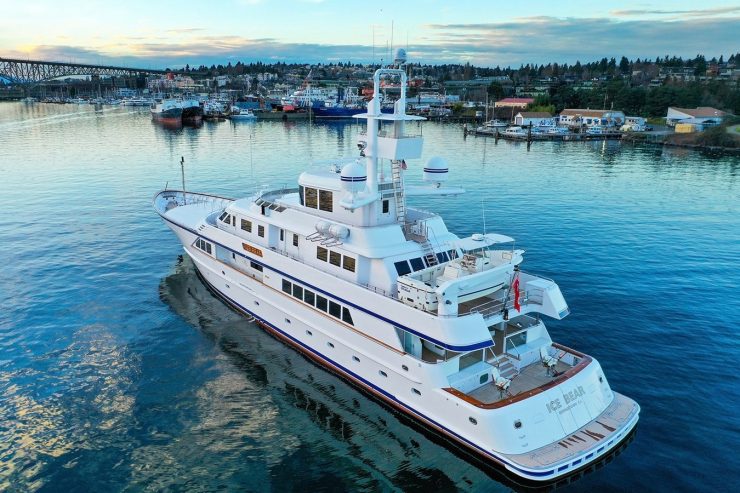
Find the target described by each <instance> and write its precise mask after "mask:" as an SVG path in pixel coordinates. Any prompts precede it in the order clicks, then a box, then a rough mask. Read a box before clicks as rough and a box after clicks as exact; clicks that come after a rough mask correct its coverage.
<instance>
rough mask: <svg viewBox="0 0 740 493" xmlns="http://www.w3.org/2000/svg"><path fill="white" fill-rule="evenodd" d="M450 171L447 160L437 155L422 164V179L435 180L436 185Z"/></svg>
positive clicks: (444, 178)
mask: <svg viewBox="0 0 740 493" xmlns="http://www.w3.org/2000/svg"><path fill="white" fill-rule="evenodd" d="M449 171H450V169H449V166H447V161H445V160H444V159H443V158H441V157H439V156H435V157H433V158H430V159H429V161H427V164H425V165H424V181H431V182H435V183H437V184H438V185H439V184H440V183H442V182H443V181H445V180H446V179H447V173H448V172H449Z"/></svg>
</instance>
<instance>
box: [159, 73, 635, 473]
mask: <svg viewBox="0 0 740 493" xmlns="http://www.w3.org/2000/svg"><path fill="white" fill-rule="evenodd" d="M385 78H394V79H395V80H398V79H400V82H401V83H400V87H401V96H400V99H399V101H398V102H397V103H396V104H395V108H394V113H393V114H384V113H381V111H380V102H379V99H380V87H381V79H385ZM405 88H406V74H405V72H404V71H403V70H399V69H379V70H377V71H376V72H375V75H374V94H373V99H372V100H371V101H370V103H369V104H368V109H367V112H366V113H363V114H359V115H356V116H355V118H360V119H364V120H366V121H367V132H366V133H365V134H364V135H363V134H361V135H360V138H359V140H358V147H359V149H360V156H358V157H353V158H350V159H348V160H345V161H334V162H333V163H331V165H328V166H326V167H322V168H317V169H308V170H306V171H304V172H303V173H302V174H301V175H300V177H299V178H298V184H297V187H295V188H291V189H277V190H271V191H263V192H260V193H258V194H256V195H254V196H251V197H248V198H239V199H231V198H225V197H220V196H216V195H210V194H204V193H191V192H185V191H183V190H163V191H161V192H159V193H158V194H157V195H156V196H155V198H154V207H155V210H156V211H157V213H158V214H159V215H160V216H161V217H162V219H163V220H164V222H165V223H166V225H167V226H168V227H169V228H171V229H172V230H173V231H174V232H175V234H176V235H177V237H178V239H179V240H180V241H181V242H182V245H183V248H184V250H185V252H186V253H187V254H188V255H189V257H190V258H191V259H192V261H193V264H194V265H195V267H196V268H197V270H198V272H199V274H200V275H201V277H202V279H203V281H204V282H205V283H206V284H207V285H208V286H209V287H210V289H211V290H212V291H213V292H214V293H215V294H217V295H218V296H219V297H220V298H221V299H222V300H223V301H224V302H225V303H226V304H228V305H229V306H231V307H233V308H234V309H236V310H238V311H240V312H242V313H243V314H244V315H246V316H249V317H253V318H254V319H255V320H256V322H257V323H258V324H259V325H260V326H262V327H263V328H264V329H265V330H267V331H268V332H270V333H272V334H273V335H275V336H276V337H277V338H279V339H281V340H283V341H284V342H285V343H287V344H289V345H291V346H293V347H294V348H296V349H298V350H299V351H301V352H303V353H304V354H306V355H307V356H308V357H310V358H312V359H313V360H315V361H316V362H317V363H319V364H321V365H323V366H325V367H326V368H328V369H330V370H332V371H334V372H336V373H338V374H340V375H342V376H343V377H345V378H346V379H348V380H349V381H351V382H353V383H354V384H356V385H357V386H359V387H361V388H363V389H365V390H366V391H368V392H369V393H371V394H373V395H374V396H376V397H378V398H379V399H381V400H383V401H385V402H386V403H387V404H389V405H391V406H393V407H394V408H396V409H398V410H399V411H401V412H403V413H406V414H407V415H408V416H410V417H411V418H413V419H415V420H417V421H418V422H419V423H420V425H421V426H423V427H425V428H427V429H429V430H432V431H436V432H438V433H440V434H442V435H444V436H446V437H448V438H449V439H450V440H453V441H454V442H456V443H458V444H460V445H462V446H464V447H466V448H467V449H469V450H470V451H472V452H473V453H475V454H478V455H479V456H481V457H482V458H483V460H485V461H487V462H488V463H491V464H496V465H499V466H501V467H503V468H505V469H507V470H508V471H509V472H510V473H511V474H513V475H516V476H519V477H522V478H526V479H529V480H533V481H553V480H555V479H556V478H559V477H561V476H564V475H567V474H569V473H572V472H574V471H576V470H579V469H581V468H583V467H585V466H588V465H589V464H592V463H594V462H595V461H598V460H600V459H601V458H603V457H604V456H605V455H607V454H609V453H610V451H612V450H614V449H615V447H617V446H618V444H620V443H622V442H623V441H624V440H625V439H626V438H627V437H628V436H629V434H630V432H631V430H632V429H633V427H634V426H635V424H636V423H637V420H638V414H639V410H640V408H639V406H638V405H637V403H635V402H634V401H633V400H631V399H629V398H627V397H625V396H623V395H621V394H618V393H616V392H614V391H613V390H612V389H611V388H610V386H609V384H608V382H607V379H606V376H605V375H604V371H603V370H602V368H601V366H600V365H599V363H598V361H596V359H595V358H593V357H591V356H588V355H586V354H584V353H582V352H580V351H578V350H575V349H570V348H568V347H565V346H563V345H561V344H557V343H555V342H553V341H552V339H551V337H550V334H549V333H548V331H547V328H546V326H545V322H544V320H543V317H549V318H554V319H557V320H560V319H562V318H564V317H565V316H566V315H568V313H569V311H570V310H569V308H568V305H567V303H566V302H565V299H564V297H563V295H562V293H561V291H560V289H559V287H558V285H557V284H556V283H555V282H554V281H552V280H550V279H547V278H545V277H542V276H540V275H537V274H533V273H529V272H525V271H523V270H521V269H520V264H521V263H522V260H523V254H524V251H523V250H520V249H516V248H515V247H514V245H513V239H512V238H509V237H507V236H504V235H501V234H493V233H489V234H475V235H472V236H470V237H466V238H460V237H458V236H457V235H455V234H454V233H452V232H450V231H449V230H448V229H447V226H446V225H445V222H444V220H443V219H442V217H440V216H439V215H437V214H434V213H431V212H426V211H422V210H420V209H416V208H413V207H410V206H409V205H408V204H407V200H406V198H407V197H409V196H418V195H430V196H439V197H443V196H446V195H456V194H460V193H463V192H464V190H462V189H459V188H452V187H448V186H444V182H445V181H446V178H447V175H448V165H447V163H446V162H445V160H444V159H442V158H440V157H433V158H431V159H429V160H428V161H427V162H426V164H425V165H424V166H423V178H424V181H425V182H426V184H427V185H424V186H416V187H412V186H405V185H404V175H405V174H406V173H408V172H409V171H407V166H408V167H412V166H414V164H413V162H414V160H417V159H419V158H420V157H421V156H422V145H423V142H422V138H421V136H419V135H411V134H409V133H407V131H406V127H405V125H406V123H408V122H413V121H420V120H423V118H421V117H416V116H411V115H407V114H406V113H405V108H406V90H405ZM380 122H383V123H384V124H385V125H383V129H382V132H381V131H379V130H380V126H379V124H380ZM413 128H414V129H416V125H414V127H413ZM407 162H408V163H409V164H408V165H407ZM420 171H421V170H420ZM478 202H479V200H478V199H473V200H471V203H478ZM605 330H606V328H605ZM614 364H616V363H614ZM398 460H402V458H401V457H399V458H398Z"/></svg>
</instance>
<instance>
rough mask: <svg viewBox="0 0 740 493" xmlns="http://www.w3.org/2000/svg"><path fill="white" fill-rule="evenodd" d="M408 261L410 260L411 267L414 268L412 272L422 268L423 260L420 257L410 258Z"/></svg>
mask: <svg viewBox="0 0 740 493" xmlns="http://www.w3.org/2000/svg"><path fill="white" fill-rule="evenodd" d="M409 262H411V267H413V268H414V272H416V271H417V270H421V269H423V268H424V261H423V260H421V258H420V257H417V258H412V259H411V260H409Z"/></svg>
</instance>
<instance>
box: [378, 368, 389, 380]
mask: <svg viewBox="0 0 740 493" xmlns="http://www.w3.org/2000/svg"><path fill="white" fill-rule="evenodd" d="M378 373H380V376H381V377H385V378H388V374H387V373H386V372H384V371H383V370H378Z"/></svg>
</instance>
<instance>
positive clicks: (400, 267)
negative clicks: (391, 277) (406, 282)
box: [393, 260, 411, 276]
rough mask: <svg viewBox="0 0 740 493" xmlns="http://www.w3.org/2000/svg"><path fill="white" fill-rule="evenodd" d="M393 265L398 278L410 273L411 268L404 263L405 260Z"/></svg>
mask: <svg viewBox="0 0 740 493" xmlns="http://www.w3.org/2000/svg"><path fill="white" fill-rule="evenodd" d="M393 265H395V266H396V272H398V275H399V276H405V275H406V274H409V273H410V272H411V267H409V263H408V262H406V261H405V260H401V261H400V262H396V263H395V264H393Z"/></svg>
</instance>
